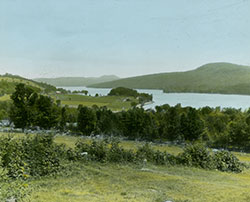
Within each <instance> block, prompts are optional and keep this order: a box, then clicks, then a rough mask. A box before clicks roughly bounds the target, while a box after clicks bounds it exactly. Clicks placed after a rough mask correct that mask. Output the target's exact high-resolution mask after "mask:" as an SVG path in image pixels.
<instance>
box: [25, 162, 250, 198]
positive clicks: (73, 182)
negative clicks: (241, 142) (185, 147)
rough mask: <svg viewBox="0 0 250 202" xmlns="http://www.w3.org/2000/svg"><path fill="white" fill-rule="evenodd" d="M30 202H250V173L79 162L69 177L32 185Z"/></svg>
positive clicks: (69, 173)
mask: <svg viewBox="0 0 250 202" xmlns="http://www.w3.org/2000/svg"><path fill="white" fill-rule="evenodd" d="M30 187H31V188H32V189H33V190H34V191H33V192H32V193H31V196H30V198H29V200H30V201H37V202H47V201H51V202H52V201H58V202H68V201H70V202H78V201H94V202H95V201H103V202H106V201H107V202H110V201H124V202H125V201H135V202H140V201H141V202H145V201H148V202H151V201H156V202H157V201H159V202H161V201H166V200H174V201H175V202H177V201H179V202H180V201H182V202H184V201H194V202H196V201H197V202H200V201H249V200H250V193H249V189H250V171H249V170H246V171H244V172H243V173H240V174H234V173H223V172H219V171H206V170H201V169H197V168H187V167H180V166H178V167H177V166H174V167H172V166H153V165H144V166H142V165H136V166H135V165H117V164H116V165H115V164H100V163H93V162H92V163H82V164H75V165H74V167H73V168H72V170H71V171H69V172H68V175H67V174H65V175H61V176H59V177H56V178H53V177H50V178H46V179H41V180H35V181H32V182H30Z"/></svg>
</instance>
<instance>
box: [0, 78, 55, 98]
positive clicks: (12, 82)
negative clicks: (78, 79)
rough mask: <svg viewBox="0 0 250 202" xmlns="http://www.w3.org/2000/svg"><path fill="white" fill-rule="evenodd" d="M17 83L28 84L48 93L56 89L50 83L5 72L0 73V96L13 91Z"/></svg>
mask: <svg viewBox="0 0 250 202" xmlns="http://www.w3.org/2000/svg"><path fill="white" fill-rule="evenodd" d="M18 83H23V84H25V85H28V86H30V87H32V88H33V89H34V90H36V91H38V92H42V91H44V92H46V93H48V92H51V91H56V88H55V87H54V86H52V85H48V84H45V83H40V82H36V81H32V80H29V79H26V78H23V77H20V76H17V75H11V74H5V75H0V96H1V95H4V94H11V93H13V92H14V91H15V87H16V85H17V84H18Z"/></svg>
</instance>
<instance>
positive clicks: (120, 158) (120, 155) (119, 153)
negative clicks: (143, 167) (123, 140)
mask: <svg viewBox="0 0 250 202" xmlns="http://www.w3.org/2000/svg"><path fill="white" fill-rule="evenodd" d="M107 159H108V161H109V162H119V163H126V162H134V161H135V154H134V152H133V151H132V150H125V149H123V148H122V147H121V146H119V143H118V142H116V141H113V142H111V148H110V149H109V151H108V154H107Z"/></svg>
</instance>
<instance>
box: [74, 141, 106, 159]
mask: <svg viewBox="0 0 250 202" xmlns="http://www.w3.org/2000/svg"><path fill="white" fill-rule="evenodd" d="M76 152H77V155H78V159H83V158H84V159H85V158H86V156H85V155H83V154H84V153H85V152H87V153H86V154H87V156H88V157H89V158H90V159H91V160H94V161H100V162H105V161H106V159H107V152H108V148H107V143H106V142H104V141H93V142H92V143H91V145H88V144H86V143H84V142H83V141H78V142H77V143H76Z"/></svg>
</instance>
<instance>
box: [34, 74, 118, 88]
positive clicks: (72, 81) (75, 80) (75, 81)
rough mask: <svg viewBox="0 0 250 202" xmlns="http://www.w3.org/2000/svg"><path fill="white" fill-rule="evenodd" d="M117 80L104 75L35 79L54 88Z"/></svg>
mask: <svg viewBox="0 0 250 202" xmlns="http://www.w3.org/2000/svg"><path fill="white" fill-rule="evenodd" d="M117 79H119V77H117V76H114V75H106V76H101V77H58V78H37V79H34V80H35V81H38V82H44V83H47V84H51V85H54V86H87V85H93V84H97V83H102V82H109V81H114V80H117Z"/></svg>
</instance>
